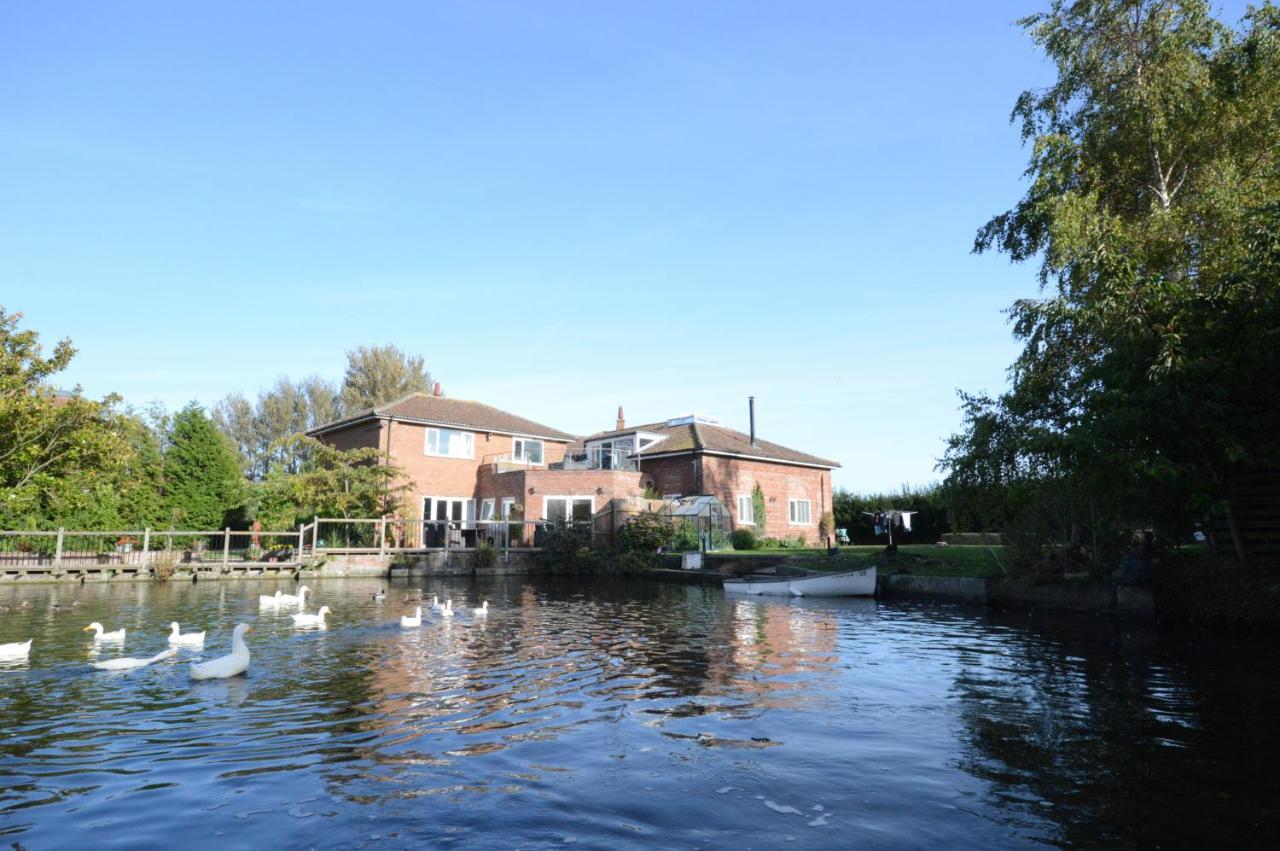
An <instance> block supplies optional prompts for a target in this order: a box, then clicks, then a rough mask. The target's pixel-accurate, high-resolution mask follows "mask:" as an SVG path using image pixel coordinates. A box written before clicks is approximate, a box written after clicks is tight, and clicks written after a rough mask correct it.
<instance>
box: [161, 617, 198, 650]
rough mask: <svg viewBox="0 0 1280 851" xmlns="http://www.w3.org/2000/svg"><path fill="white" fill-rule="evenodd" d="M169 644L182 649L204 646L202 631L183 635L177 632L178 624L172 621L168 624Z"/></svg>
mask: <svg viewBox="0 0 1280 851" xmlns="http://www.w3.org/2000/svg"><path fill="white" fill-rule="evenodd" d="M169 629H170V630H171V631H170V633H169V643H170V644H181V645H182V646H183V647H197V646H200V645H203V644H204V630H201V631H200V632H188V633H186V634H185V635H184V634H183V633H182V632H180V631H179V628H178V622H177V621H174V622H173V623H171V624H169Z"/></svg>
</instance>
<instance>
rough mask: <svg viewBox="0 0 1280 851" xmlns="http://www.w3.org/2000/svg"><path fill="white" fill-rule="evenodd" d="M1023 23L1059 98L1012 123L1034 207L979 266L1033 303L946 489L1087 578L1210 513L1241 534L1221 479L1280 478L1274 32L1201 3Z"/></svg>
mask: <svg viewBox="0 0 1280 851" xmlns="http://www.w3.org/2000/svg"><path fill="white" fill-rule="evenodd" d="M1021 23H1022V24H1023V25H1024V26H1025V27H1026V28H1027V30H1028V31H1029V32H1030V34H1031V36H1032V38H1033V39H1034V40H1035V41H1036V42H1037V43H1038V44H1039V45H1040V46H1041V47H1042V48H1043V49H1044V51H1045V53H1046V55H1047V56H1048V57H1049V59H1050V60H1051V61H1052V62H1053V63H1054V65H1055V66H1056V68H1057V80H1056V82H1055V83H1054V84H1053V85H1051V86H1049V87H1048V88H1047V89H1045V90H1043V91H1034V92H1033V91H1029V92H1025V93H1024V94H1023V95H1022V96H1021V97H1020V98H1019V100H1018V102H1017V105H1016V107H1015V109H1014V118H1015V120H1017V121H1019V122H1020V123H1021V126H1022V131H1023V136H1024V139H1025V140H1026V142H1027V143H1029V145H1030V147H1031V150H1032V156H1031V162H1030V165H1029V166H1028V168H1027V171H1026V176H1027V178H1028V180H1029V186H1028V190H1027V192H1026V194H1025V196H1024V197H1023V198H1022V199H1021V200H1020V201H1019V202H1018V203H1017V204H1016V205H1015V206H1014V207H1013V208H1012V209H1011V210H1009V211H1007V212H1005V213H1001V214H999V215H997V216H995V217H994V218H992V219H991V221H989V222H988V223H987V224H986V225H985V226H984V227H983V228H982V229H981V230H980V231H979V233H978V236H977V240H976V244H975V250H977V251H979V252H981V251H987V250H993V249H994V250H1000V251H1003V252H1006V253H1007V254H1009V256H1010V257H1011V258H1012V259H1014V260H1015V261H1031V260H1035V261H1038V264H1039V277H1040V280H1041V282H1042V285H1043V288H1044V290H1045V293H1044V296H1043V297H1041V298H1036V299H1031V298H1028V299H1023V300H1020V301H1019V302H1017V303H1016V304H1015V305H1014V306H1013V308H1011V311H1010V313H1011V316H1012V318H1013V323H1014V332H1015V334H1016V336H1017V337H1018V338H1019V339H1021V340H1022V341H1023V342H1024V348H1023V351H1022V354H1021V355H1020V356H1019V358H1018V359H1017V361H1016V362H1015V363H1014V364H1013V366H1012V367H1011V370H1010V378H1011V387H1010V389H1009V391H1008V392H1006V393H1005V394H1003V395H1002V396H1000V397H998V398H994V399H993V398H988V397H982V396H968V397H966V398H965V402H966V420H965V429H964V431H963V432H962V433H961V434H959V435H957V436H956V437H955V438H953V439H952V441H951V444H950V447H949V450H948V453H947V456H946V458H945V459H944V462H943V463H944V466H945V467H946V468H947V469H948V470H949V473H950V476H949V479H948V486H949V488H951V490H952V492H953V493H955V494H964V495H966V497H967V499H969V500H970V501H975V502H981V501H982V498H983V497H982V495H983V494H985V495H987V496H988V497H989V496H991V495H993V494H1002V495H1003V497H1004V498H1008V497H1009V496H1010V495H1011V494H1016V495H1017V496H1016V498H1015V499H1013V500H1012V501H1011V502H1007V503H1005V504H1003V505H1001V506H998V510H999V511H1003V512H1005V517H1006V520H1009V521H1010V522H1012V521H1013V520H1014V518H1013V514H1011V513H1010V512H1013V513H1019V514H1021V515H1026V514H1028V513H1033V514H1035V519H1034V520H1033V521H1031V522H1030V525H1032V526H1037V527H1038V531H1037V533H1036V536H1037V537H1039V538H1041V539H1057V540H1068V541H1070V542H1072V543H1075V544H1077V545H1079V546H1080V547H1081V548H1084V547H1085V546H1086V545H1088V546H1089V551H1090V552H1092V553H1093V554H1094V558H1095V559H1096V558H1097V557H1098V554H1099V553H1100V552H1102V551H1103V550H1104V549H1105V547H1104V546H1103V544H1104V543H1105V540H1107V539H1109V540H1111V541H1113V542H1114V541H1118V540H1119V539H1120V534H1121V533H1122V531H1123V530H1124V529H1125V528H1126V526H1129V525H1132V524H1133V523H1135V522H1143V523H1146V522H1152V521H1153V520H1160V519H1161V518H1165V519H1168V520H1169V521H1170V522H1176V520H1177V519H1178V518H1182V519H1185V518H1187V517H1190V516H1192V515H1194V514H1195V513H1197V512H1202V511H1203V510H1205V509H1206V508H1207V507H1209V506H1210V505H1211V504H1214V505H1217V506H1219V507H1221V508H1223V509H1224V510H1225V513H1226V516H1227V518H1228V520H1229V522H1231V525H1232V527H1233V529H1234V522H1233V512H1232V495H1233V483H1232V482H1233V475H1234V472H1233V471H1234V470H1236V469H1237V468H1238V466H1239V465H1241V464H1248V465H1258V464H1274V463H1276V462H1277V460H1280V452H1278V445H1277V438H1276V435H1280V422H1277V415H1278V413H1280V405H1278V404H1277V402H1278V401H1280V395H1278V393H1277V387H1278V386H1280V384H1278V382H1280V377H1278V376H1277V375H1276V372H1275V370H1274V369H1270V368H1265V367H1263V366H1262V365H1263V364H1267V363H1270V362H1271V355H1270V352H1272V351H1273V350H1274V346H1275V341H1276V325H1275V317H1276V312H1275V305H1276V298H1277V295H1276V282H1275V279H1274V278H1271V279H1267V278H1266V276H1265V274H1263V273H1261V272H1260V270H1264V269H1266V268H1267V263H1268V261H1267V260H1266V259H1265V254H1266V251H1267V248H1266V245H1265V243H1266V239H1267V237H1266V235H1267V234H1268V233H1273V231H1272V228H1274V225H1275V222H1276V218H1275V212H1274V211H1275V209H1276V205H1277V204H1278V203H1280V148H1278V147H1277V144H1276V140H1277V139H1278V138H1280V12H1278V11H1277V9H1276V8H1275V7H1274V6H1272V5H1271V4H1269V3H1268V4H1266V5H1264V6H1262V7H1260V8H1254V9H1251V10H1250V12H1249V14H1248V15H1247V16H1246V17H1245V19H1244V21H1243V22H1242V24H1241V26H1240V27H1239V28H1235V29H1233V28H1230V27H1227V26H1225V25H1223V24H1222V23H1220V22H1219V21H1217V20H1215V19H1214V18H1213V17H1212V15H1211V14H1210V10H1209V7H1208V4H1207V3H1205V2H1203V0H1073V2H1068V0H1054V2H1053V3H1052V4H1051V6H1050V9H1049V11H1047V12H1045V13H1043V14H1038V15H1034V16H1031V17H1029V18H1026V19H1024V20H1023V21H1022V22H1021ZM1028 489H1030V490H1028ZM998 501H999V500H998V499H997V502H998ZM1023 519H1024V520H1025V519H1026V517H1025V516H1024V518H1023ZM1234 538H1235V542H1236V545H1237V549H1238V551H1239V552H1240V554H1241V555H1242V556H1243V554H1244V553H1243V546H1242V542H1241V541H1240V539H1239V536H1238V534H1237V535H1235V536H1234Z"/></svg>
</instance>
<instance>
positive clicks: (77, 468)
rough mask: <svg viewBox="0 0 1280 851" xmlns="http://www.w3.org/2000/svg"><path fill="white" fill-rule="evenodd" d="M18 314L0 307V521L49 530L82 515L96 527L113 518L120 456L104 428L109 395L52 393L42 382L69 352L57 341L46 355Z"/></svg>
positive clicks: (119, 443) (124, 452) (108, 423)
mask: <svg viewBox="0 0 1280 851" xmlns="http://www.w3.org/2000/svg"><path fill="white" fill-rule="evenodd" d="M21 319H22V314H20V313H6V312H5V311H4V309H3V308H2V307H0V522H2V523H3V524H4V525H5V526H8V527H9V528H41V527H46V528H52V527H55V526H57V525H58V522H59V521H60V520H65V519H68V518H75V517H83V518H85V522H87V523H93V524H94V525H97V526H98V527H99V528H101V526H100V525H99V524H100V523H106V524H109V523H111V522H113V521H114V520H115V519H116V518H115V515H114V513H113V507H114V491H115V488H114V485H115V483H116V482H117V480H118V477H119V475H120V472H121V470H122V467H123V464H124V462H125V461H126V459H127V458H128V446H127V444H126V442H125V441H124V440H123V439H122V438H121V435H120V434H119V433H118V431H116V430H114V429H113V428H112V421H113V415H112V411H111V406H112V405H113V404H114V402H115V399H114V397H108V398H107V399H106V400H104V401H103V402H94V401H91V400H89V399H86V398H84V397H83V396H82V395H81V394H80V393H79V392H78V391H77V392H75V393H73V394H71V395H70V396H66V395H62V396H59V395H57V394H56V393H55V392H54V390H53V389H52V388H51V387H50V386H49V381H50V380H51V379H52V378H53V377H54V376H56V375H57V374H58V373H60V372H61V371H63V370H64V369H65V368H66V367H67V364H69V363H70V361H71V359H72V357H73V356H74V355H75V349H74V348H72V346H71V342H70V341H69V340H62V341H60V342H59V343H57V345H55V346H54V348H53V351H52V352H50V353H49V355H48V356H46V355H45V353H44V350H43V348H42V347H41V345H40V342H39V335H38V334H37V333H36V332H34V331H30V330H26V331H21V330H19V329H18V325H19V322H20V321H21ZM104 503H105V504H104Z"/></svg>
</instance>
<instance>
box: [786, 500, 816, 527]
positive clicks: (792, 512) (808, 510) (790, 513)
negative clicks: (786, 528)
mask: <svg viewBox="0 0 1280 851" xmlns="http://www.w3.org/2000/svg"><path fill="white" fill-rule="evenodd" d="M802 504H803V505H804V513H805V514H806V515H808V519H805V520H797V519H796V506H798V505H802ZM787 521H788V522H789V523H790V524H791V525H792V526H812V525H813V503H812V501H811V500H807V499H789V500H787Z"/></svg>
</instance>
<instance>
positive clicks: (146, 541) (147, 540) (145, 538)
mask: <svg viewBox="0 0 1280 851" xmlns="http://www.w3.org/2000/svg"><path fill="white" fill-rule="evenodd" d="M150 549H151V527H150V526H148V527H147V528H145V529H143V530H142V566H143V567H146V566H147V562H148V561H150V559H149V558H148V557H147V552H148V551H149V550H150Z"/></svg>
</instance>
